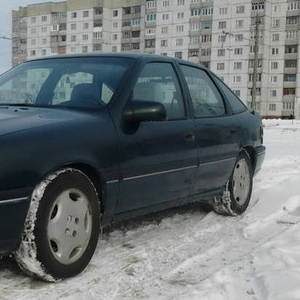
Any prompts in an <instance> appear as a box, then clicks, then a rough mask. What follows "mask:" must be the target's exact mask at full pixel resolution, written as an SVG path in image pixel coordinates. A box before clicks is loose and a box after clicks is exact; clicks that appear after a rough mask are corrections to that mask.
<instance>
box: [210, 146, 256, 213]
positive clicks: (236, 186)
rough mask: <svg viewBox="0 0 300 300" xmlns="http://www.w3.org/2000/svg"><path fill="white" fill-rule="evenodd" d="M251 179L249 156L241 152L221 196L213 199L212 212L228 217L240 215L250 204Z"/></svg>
mask: <svg viewBox="0 0 300 300" xmlns="http://www.w3.org/2000/svg"><path fill="white" fill-rule="evenodd" d="M252 179H253V171H252V167H251V161H250V158H249V155H248V154H247V153H246V152H245V151H243V152H241V153H240V154H239V156H238V159H237V161H236V163H235V166H234V169H233V171H232V174H231V176H230V178H229V180H228V182H227V184H226V187H225V189H224V190H223V193H222V195H220V196H217V197H215V198H214V200H213V202H212V207H213V209H214V211H215V212H216V213H218V214H221V215H228V216H236V215H239V214H242V213H243V212H244V211H245V210H246V209H247V207H248V205H249V202H250V198H251V193H252V184H253V180H252Z"/></svg>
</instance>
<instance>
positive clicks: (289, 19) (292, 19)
mask: <svg viewBox="0 0 300 300" xmlns="http://www.w3.org/2000/svg"><path fill="white" fill-rule="evenodd" d="M286 24H287V25H296V24H299V16H292V17H287V18H286Z"/></svg>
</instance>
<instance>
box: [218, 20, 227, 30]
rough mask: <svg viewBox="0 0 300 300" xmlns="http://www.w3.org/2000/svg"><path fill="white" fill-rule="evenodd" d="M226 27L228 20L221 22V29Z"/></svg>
mask: <svg viewBox="0 0 300 300" xmlns="http://www.w3.org/2000/svg"><path fill="white" fill-rule="evenodd" d="M223 28H226V21H221V22H219V29H223Z"/></svg>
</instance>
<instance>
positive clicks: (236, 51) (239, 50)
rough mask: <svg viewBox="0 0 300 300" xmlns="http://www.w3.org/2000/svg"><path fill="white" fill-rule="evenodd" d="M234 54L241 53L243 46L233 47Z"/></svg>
mask: <svg viewBox="0 0 300 300" xmlns="http://www.w3.org/2000/svg"><path fill="white" fill-rule="evenodd" d="M234 54H235V55H242V54H243V48H235V49H234Z"/></svg>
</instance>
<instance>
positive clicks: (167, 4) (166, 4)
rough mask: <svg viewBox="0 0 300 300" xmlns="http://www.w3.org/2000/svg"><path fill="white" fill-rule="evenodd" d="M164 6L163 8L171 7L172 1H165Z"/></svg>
mask: <svg viewBox="0 0 300 300" xmlns="http://www.w3.org/2000/svg"><path fill="white" fill-rule="evenodd" d="M162 5H163V7H169V5H170V1H169V0H166V1H163V3H162Z"/></svg>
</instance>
